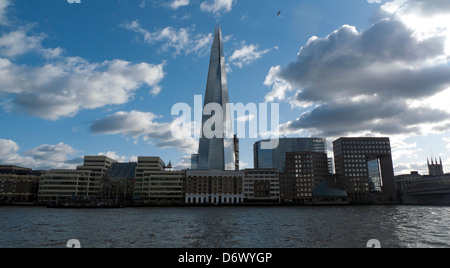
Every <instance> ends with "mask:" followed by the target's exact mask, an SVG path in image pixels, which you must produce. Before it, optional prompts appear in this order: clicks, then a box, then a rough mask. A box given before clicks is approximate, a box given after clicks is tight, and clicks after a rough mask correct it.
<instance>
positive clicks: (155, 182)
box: [134, 157, 185, 205]
mask: <svg viewBox="0 0 450 268" xmlns="http://www.w3.org/2000/svg"><path fill="white" fill-rule="evenodd" d="M171 168H172V167H171V164H169V165H168V166H166V164H165V163H164V161H163V160H162V159H161V158H159V157H139V158H138V163H137V168H136V177H135V186H134V195H135V203H136V204H142V205H180V204H184V201H185V199H184V196H185V194H184V189H185V186H184V185H185V171H171V170H170V169H171ZM167 169H169V170H167Z"/></svg>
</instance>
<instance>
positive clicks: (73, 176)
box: [38, 170, 99, 204]
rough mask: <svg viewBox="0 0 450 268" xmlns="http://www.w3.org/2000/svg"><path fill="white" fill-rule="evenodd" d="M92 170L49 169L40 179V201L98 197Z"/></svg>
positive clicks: (46, 202) (51, 201) (50, 201)
mask: <svg viewBox="0 0 450 268" xmlns="http://www.w3.org/2000/svg"><path fill="white" fill-rule="evenodd" d="M91 174H92V172H91V171H90V170H49V171H48V172H47V173H46V174H44V175H42V176H41V178H40V180H39V194H38V201H39V203H44V204H48V203H53V202H69V201H77V200H89V199H91V198H93V197H98V195H99V187H98V186H97V183H93V182H94V179H92V178H91Z"/></svg>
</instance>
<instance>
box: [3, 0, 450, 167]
mask: <svg viewBox="0 0 450 268" xmlns="http://www.w3.org/2000/svg"><path fill="white" fill-rule="evenodd" d="M71 2H75V3H71ZM76 2H80V3H76ZM279 11H281V13H280V15H278V12H279ZM449 18H450V2H449V1H447V0H389V1H386V0H340V1H336V0H283V1H275V0H260V1H250V0H165V1H162V0H81V1H72V0H69V1H68V0H32V1H18V0H0V126H1V127H0V164H3V165H19V166H26V167H31V168H33V169H61V168H62V169H71V168H75V167H76V166H77V165H80V164H82V160H83V156H85V155H107V156H110V157H112V158H114V159H115V160H118V161H122V162H128V161H136V159H137V157H138V156H160V157H161V158H162V159H163V160H164V161H165V162H166V163H168V162H169V161H171V162H172V164H173V165H174V167H175V168H176V169H184V168H189V167H190V154H192V153H196V151H197V148H198V141H197V140H196V139H195V138H194V137H184V138H179V137H174V135H172V132H171V126H172V123H173V122H174V120H175V119H176V117H174V116H172V114H171V110H172V107H173V106H174V105H175V104H177V103H186V104H188V105H190V106H192V107H193V106H194V96H195V95H204V93H205V88H206V78H207V72H208V65H209V55H210V50H211V45H212V38H213V34H214V29H215V26H216V25H220V26H221V29H222V33H223V36H224V49H225V57H226V62H227V71H228V73H227V78H228V88H229V96H230V102H232V103H243V104H248V103H256V104H258V103H279V107H280V125H279V126H278V128H277V129H278V130H279V132H280V133H281V134H282V135H284V136H286V137H323V138H326V139H327V143H328V151H329V154H330V156H332V142H333V141H334V140H335V139H337V138H339V137H346V136H352V137H353V136H355V137H364V136H375V137H384V136H388V137H390V138H391V146H392V154H393V161H394V169H395V173H396V175H399V174H405V173H409V172H410V171H412V170H418V171H420V172H421V173H422V174H427V172H428V171H427V166H426V163H427V158H430V157H433V158H439V157H440V158H442V160H443V162H444V171H446V172H450V65H449V60H450V57H449V56H450V38H449V37H450V19H449ZM241 120H255V119H254V118H249V117H247V118H246V119H245V118H244V119H241ZM257 140H259V139H258V138H256V139H255V138H244V139H241V140H240V159H241V168H252V167H253V149H252V147H253V144H254V142H255V141H257Z"/></svg>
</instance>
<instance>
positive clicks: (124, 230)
mask: <svg viewBox="0 0 450 268" xmlns="http://www.w3.org/2000/svg"><path fill="white" fill-rule="evenodd" d="M70 239H77V240H79V241H80V243H81V246H82V247H84V248H105V247H106V248H308V247H314V248H329V247H331V248H363V247H366V244H367V241H368V240H370V239H377V240H379V241H380V243H381V246H382V247H389V248H391V247H402V248H423V247H433V248H434V247H450V207H415V206H367V207H366V206H361V207H360V206H357V207H206V208H127V209H112V210H70V209H67V210H65V209H47V208H42V207H0V247H1V248H9V247H13V248H23V247H25V248H35V247H39V248H42V247H45V248H64V247H65V246H66V243H67V241H68V240H70Z"/></svg>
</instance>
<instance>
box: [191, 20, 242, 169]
mask: <svg viewBox="0 0 450 268" xmlns="http://www.w3.org/2000/svg"><path fill="white" fill-rule="evenodd" d="M228 103H229V97H228V84H227V73H226V66H225V56H224V50H223V42H222V31H221V29H220V26H216V29H215V34H214V41H213V45H212V49H211V60H210V63H209V72H208V80H207V85H206V93H205V103H204V105H203V111H204V113H203V116H202V133H201V136H200V145H199V150H198V165H197V168H198V169H202V170H235V169H236V151H235V144H234V140H233V135H232V133H233V126H232V123H231V119H230V118H231V117H230V111H229V110H228V109H226V107H227V104H228ZM211 107H215V108H217V107H221V110H220V111H221V114H215V112H216V111H217V109H209V108H211ZM211 110H213V111H212V112H211ZM205 111H206V113H205ZM218 118H220V122H218V121H217V119H218ZM213 119H216V120H213ZM211 122H215V123H214V124H211ZM211 132H214V133H215V135H214V137H211ZM227 133H228V135H227ZM230 133H231V137H230Z"/></svg>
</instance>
